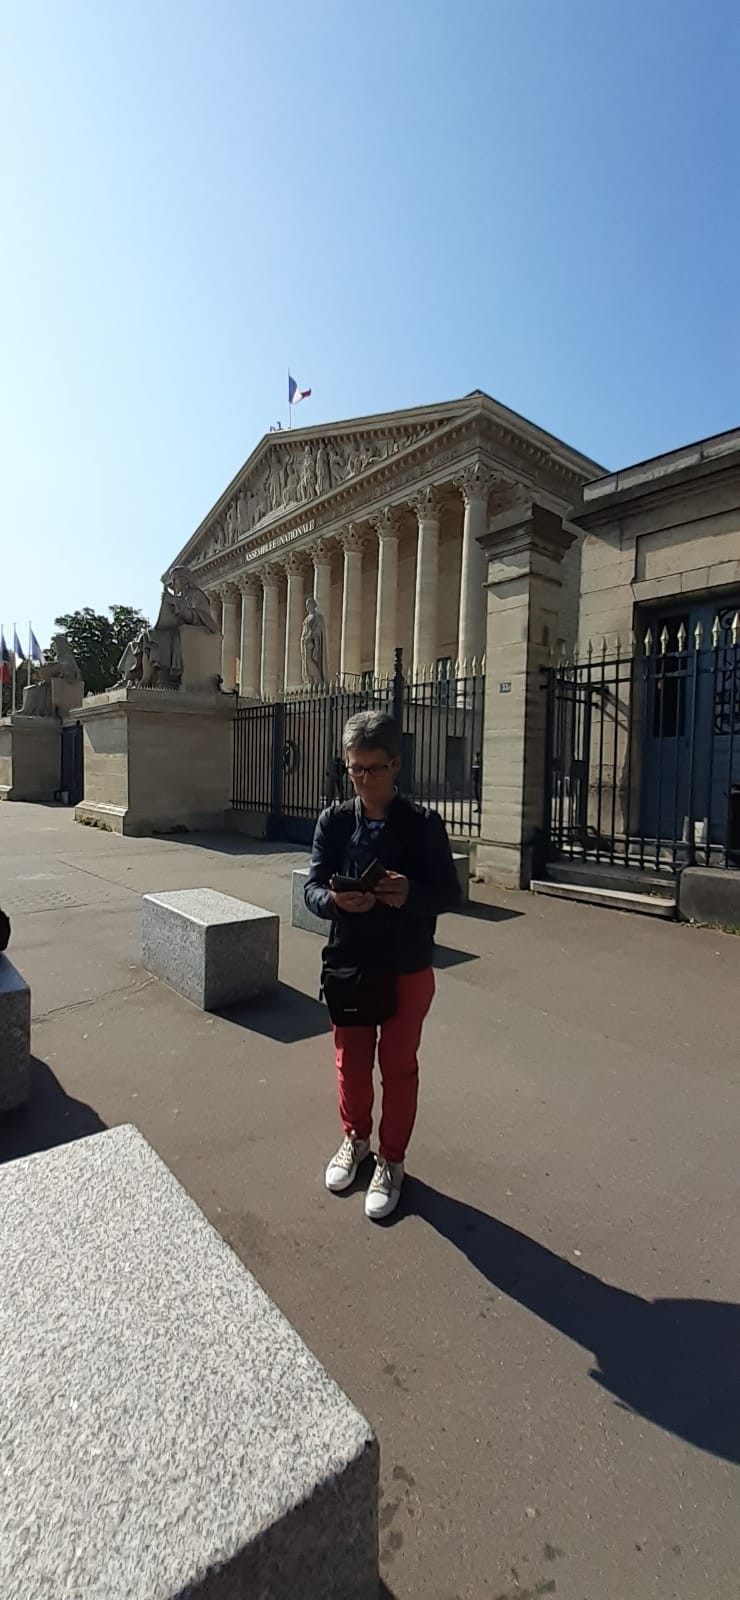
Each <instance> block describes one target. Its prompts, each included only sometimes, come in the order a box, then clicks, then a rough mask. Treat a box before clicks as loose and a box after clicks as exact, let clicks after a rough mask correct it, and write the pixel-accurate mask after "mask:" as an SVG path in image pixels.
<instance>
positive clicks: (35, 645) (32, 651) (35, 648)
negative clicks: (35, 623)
mask: <svg viewBox="0 0 740 1600" xmlns="http://www.w3.org/2000/svg"><path fill="white" fill-rule="evenodd" d="M28 657H29V660H30V661H35V662H37V664H38V665H39V666H40V667H41V666H43V664H44V652H43V650H42V649H41V645H40V644H39V641H38V639H37V638H36V635H35V633H34V631H33V628H32V629H31V638H30V641H29V650H28Z"/></svg>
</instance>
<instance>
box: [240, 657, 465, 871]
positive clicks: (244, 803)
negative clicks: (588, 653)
mask: <svg viewBox="0 0 740 1600" xmlns="http://www.w3.org/2000/svg"><path fill="white" fill-rule="evenodd" d="M484 687H485V679H484V677H483V675H482V674H476V675H475V676H474V677H466V678H453V677H452V676H450V675H449V672H448V669H440V670H439V671H438V672H437V673H435V675H434V676H433V677H432V678H430V679H428V680H427V679H425V680H424V681H422V682H418V683H407V682H406V680H405V678H404V674H403V668H402V662H401V657H400V651H399V652H398V659H397V667H396V672H395V674H394V676H393V677H391V678H387V679H380V680H378V679H368V680H364V681H363V680H354V681H353V682H352V684H351V685H349V684H348V683H346V682H345V683H343V684H339V683H337V684H334V685H329V686H326V687H324V688H322V689H317V690H314V691H311V692H307V691H301V692H299V693H297V694H288V695H286V696H285V697H284V698H283V699H281V700H278V701H275V702H273V703H267V702H265V703H260V704H259V705H255V706H245V707H239V709H238V710H237V712H236V716H235V725H234V764H233V794H232V804H233V806H234V808H235V809H236V810H240V811H252V812H255V813H260V814H264V815H266V816H267V817H268V818H269V819H270V822H271V827H272V831H274V832H276V833H282V834H283V835H284V836H286V837H288V838H295V839H300V840H304V839H306V838H308V837H309V836H310V832H311V829H312V827H313V824H314V821H315V819H316V816H317V815H318V812H319V811H320V810H321V808H322V807H323V806H325V805H329V804H331V802H332V801H335V800H344V799H347V798H349V796H350V794H351V792H352V788H351V784H350V781H349V778H348V776H347V771H346V767H345V763H344V760H343V752H342V730H343V728H344V724H345V722H346V721H347V718H348V717H350V716H352V715H353V714H354V712H356V711H365V710H379V711H387V712H388V713H389V714H390V715H392V716H393V717H395V719H396V721H397V723H398V725H399V727H400V729H401V734H402V746H403V757H402V767H401V774H400V783H399V787H400V788H401V789H402V791H403V793H404V794H408V795H410V796H411V798H412V799H415V800H417V801H418V802H419V803H420V804H422V805H425V806H431V807H433V808H434V809H435V810H438V811H439V812H440V813H441V815H442V816H443V817H444V820H445V822H446V824H447V827H448V829H449V830H450V832H451V833H454V834H457V835H472V834H475V833H479V832H480V810H481V781H482V748H483V705H484Z"/></svg>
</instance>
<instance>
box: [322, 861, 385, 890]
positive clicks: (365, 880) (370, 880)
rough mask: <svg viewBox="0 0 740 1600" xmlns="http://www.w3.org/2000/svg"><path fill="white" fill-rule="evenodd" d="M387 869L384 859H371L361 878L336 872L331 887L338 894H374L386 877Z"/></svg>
mask: <svg viewBox="0 0 740 1600" xmlns="http://www.w3.org/2000/svg"><path fill="white" fill-rule="evenodd" d="M385 871H386V869H385V867H384V866H383V863H382V861H371V862H370V865H369V867H366V868H365V871H364V872H363V874H362V877H361V878H345V877H343V876H342V874H341V873H336V874H335V876H334V877H333V878H332V880H331V887H332V889H334V891H335V893H336V894H372V892H373V890H374V888H375V886H376V884H378V883H380V880H381V878H384V877H385Z"/></svg>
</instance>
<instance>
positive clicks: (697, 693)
mask: <svg viewBox="0 0 740 1600" xmlns="http://www.w3.org/2000/svg"><path fill="white" fill-rule="evenodd" d="M183 570H185V571H186V572H187V574H188V578H187V582H188V583H190V584H191V585H194V586H196V592H197V593H198V594H200V595H201V596H202V597H203V598H204V603H207V604H208V605H209V606H210V609H211V613H212V615H213V619H214V622H215V624H216V628H217V631H218V634H219V636H220V638H219V650H220V685H219V689H218V696H217V700H218V711H217V720H218V722H219V723H220V724H221V732H220V734H219V735H218V737H217V738H216V736H215V734H214V732H213V729H214V721H213V718H212V717H211V719H210V721H209V714H208V710H207V707H206V706H205V703H204V702H203V700H202V696H201V697H200V699H199V697H198V696H197V695H196V696H195V697H193V694H192V693H185V694H183V693H182V692H181V693H180V695H179V696H178V694H177V693H176V692H175V693H168V694H162V693H159V694H157V693H155V691H154V690H153V689H152V688H145V687H141V686H138V687H137V686H131V685H129V686H128V687H125V688H122V689H120V690H117V691H114V692H113V695H112V696H109V697H98V698H99V699H100V698H104V699H105V700H106V701H107V705H106V707H98V708H96V706H95V705H94V703H92V702H90V701H86V702H85V708H84V710H83V723H84V725H85V730H86V734H85V737H86V770H88V769H89V770H91V772H92V774H93V777H92V783H91V786H90V787H89V788H88V785H87V780H86V793H85V802H84V804H83V807H82V808H81V810H82V811H86V812H87V814H88V819H89V820H95V814H96V813H97V814H98V815H100V814H101V807H102V808H103V810H105V807H106V806H107V807H109V808H110V807H111V798H110V793H109V790H110V781H109V780H110V778H111V776H112V775H114V774H116V777H115V781H116V783H117V784H118V793H117V798H116V801H115V803H114V804H113V805H112V810H111V811H110V812H109V814H110V815H111V817H113V820H112V822H111V825H112V826H120V827H121V828H122V830H123V831H146V829H147V828H149V827H151V826H156V827H163V826H166V825H177V826H186V827H189V826H199V825H203V824H204V823H205V822H207V823H208V825H218V824H219V823H220V825H225V826H227V827H228V826H231V827H235V828H244V829H245V831H249V832H254V831H256V832H258V833H259V832H261V831H262V832H273V833H278V834H280V833H281V832H282V834H283V836H285V837H288V838H296V839H308V837H309V836H310V827H311V824H312V822H313V819H314V817H315V815H316V812H317V811H318V809H319V808H320V806H321V805H322V804H323V803H326V801H327V799H329V800H330V799H332V798H336V797H337V796H338V794H339V793H341V792H344V791H343V782H344V781H345V780H344V778H343V774H342V772H341V760H340V755H341V750H340V745H341V737H340V729H341V720H342V718H343V717H344V716H345V715H347V714H349V713H350V712H351V711H352V710H354V709H356V708H358V707H359V706H361V705H371V704H372V705H387V706H388V708H389V709H393V710H394V712H395V713H396V714H397V715H398V716H399V717H400V719H401V722H402V728H403V734H404V748H405V756H404V782H405V786H406V787H407V788H408V790H409V792H411V793H412V794H413V795H414V796H415V797H416V798H418V799H419V800H420V801H421V802H422V803H424V804H432V805H435V806H436V807H437V808H438V809H439V810H440V811H441V812H442V814H443V815H444V816H445V819H446V821H447V823H448V826H449V827H450V829H451V831H452V832H453V833H454V834H455V835H456V836H457V837H458V838H460V839H461V840H462V841H464V843H465V847H466V848H468V849H469V851H470V853H471V857H472V860H473V865H474V866H475V867H477V870H478V873H479V875H480V876H483V877H488V878H491V879H494V880H497V881H499V882H502V883H505V884H506V883H508V884H511V885H521V884H528V883H530V882H531V881H532V880H533V879H536V880H538V881H542V882H544V883H549V884H550V885H551V886H558V885H562V884H563V883H566V882H567V883H570V884H571V886H575V887H576V888H577V886H578V883H579V882H580V881H581V880H582V879H583V875H584V873H585V874H586V877H587V878H588V879H589V881H594V882H596V881H600V882H604V881H607V882H611V877H610V875H614V874H616V875H617V876H618V878H619V879H620V881H621V882H622V885H624V882H625V881H631V880H632V879H635V880H639V881H640V884H642V886H643V887H644V879H645V876H646V875H651V874H652V879H651V884H652V889H653V892H654V891H655V884H656V881H657V880H662V879H665V880H666V883H670V882H674V881H675V879H676V876H677V875H678V874H680V872H681V871H682V870H683V868H684V867H686V866H687V865H695V864H696V863H697V861H698V860H699V858H701V861H702V862H703V864H704V865H706V866H708V867H712V868H716V867H718V866H722V867H727V866H732V865H734V864H735V861H736V858H737V857H738V854H739V853H740V800H738V798H737V796H738V793H740V772H738V770H737V767H738V761H740V728H738V729H737V738H736V722H737V720H738V707H739V706H740V695H739V694H738V689H739V688H740V680H739V676H738V675H739V674H740V659H738V661H736V659H735V658H736V655H737V654H738V651H737V650H736V646H738V645H740V615H738V608H739V607H740V434H738V433H729V434H725V435H722V436H720V437H719V438H717V439H713V440H705V441H703V442H701V443H699V444H697V445H693V446H690V447H687V448H685V449H682V450H677V451H673V452H670V453H669V454H667V455H665V456H661V457H659V458H657V459H656V460H654V461H648V462H644V463H641V464H640V465H637V466H634V467H629V468H626V469H623V470H621V471H620V472H618V473H615V474H609V473H607V472H606V471H605V469H604V468H603V467H601V466H600V465H599V464H598V463H597V462H594V461H592V460H591V459H589V457H587V456H585V455H583V454H581V453H580V452H579V451H577V450H575V449H574V448H572V447H571V446H570V445H567V444H565V443H563V442H562V440H560V439H557V438H555V437H554V436H553V435H552V434H549V433H547V432H546V431H544V430H543V429H541V428H539V427H537V426H536V425H535V424H533V423H531V422H529V421H527V420H526V419H525V418H523V417H521V416H519V415H517V414H516V413H515V412H513V411H510V410H509V409H507V407H506V406H504V405H501V404H500V403H499V402H498V401H496V400H493V399H491V398H490V397H489V396H488V395H486V394H484V393H482V392H480V391H475V392H474V393H472V394H470V395H467V396H466V397H465V398H463V399H459V400H453V401H450V402H447V403H443V404H437V405H430V406H423V407H419V408H418V409H412V410H405V411H397V412H390V413H387V414H383V415H378V416H370V417H361V418H355V419H352V420H349V421H346V422H338V423H335V424H332V425H327V424H318V425H315V426H311V427H304V428H300V429H292V430H288V431H281V430H277V431H273V432H270V433H268V434H266V435H264V436H263V438H262V439H261V440H260V441H259V443H258V444H257V445H256V448H255V449H254V450H253V452H252V454H251V455H250V456H249V458H248V460H247V461H246V462H245V464H244V466H243V467H242V468H241V469H240V471H239V472H238V473H237V475H236V477H235V478H234V479H233V480H232V482H231V483H230V484H229V485H228V486H227V487H226V488H225V489H224V492H223V493H222V494H221V496H220V497H219V499H218V500H217V501H216V503H215V505H214V506H213V507H212V508H211V510H210V511H209V512H208V514H207V516H206V517H204V519H203V521H202V522H201V523H200V525H199V526H198V527H197V528H196V529H195V531H194V533H193V534H192V536H191V537H190V538H189V539H188V541H187V542H186V543H185V544H184V545H183V546H182V548H181V549H180V551H179V552H178V553H175V552H173V553H172V563H171V566H170V567H169V568H168V569H167V576H168V577H169V576H170V575H171V574H173V573H175V572H176V571H183ZM205 597H207V601H206V600H205ZM307 615H309V621H310V627H311V628H313V627H315V628H316V629H317V630H318V632H317V634H316V637H317V638H320V646H319V649H318V654H316V655H314V656H312V657H311V663H312V664H309V669H308V671H307V654H306V649H305V640H306V638H307V637H308V636H307V634H306V628H307V626H309V624H307V623H306V618H307ZM310 637H313V635H310ZM213 642H214V645H215V643H216V641H215V639H214V641H213ZM212 698H213V696H212ZM101 711H104V713H105V717H106V718H107V727H108V732H107V734H106V736H105V737H102V735H101V733H100V731H98V733H97V735H96V734H95V733H94V732H93V731H91V720H90V719H91V718H94V717H95V716H96V715H99V714H100V712H101ZM155 711H156V714H157V723H156V727H155V725H154V724H152V723H151V717H152V716H153V715H154V714H155ZM186 715H187V716H188V717H189V718H190V721H181V723H180V732H179V734H178V736H177V738H176V739H175V738H174V734H173V728H174V721H175V718H176V717H180V718H184V717H185V716H186ZM144 717H146V718H148V719H149V727H148V734H147V737H146V739H144V740H142V741H141V751H142V752H144V751H146V752H147V763H148V765H147V771H146V772H145V773H144V774H142V773H141V772H139V771H138V770H137V772H134V770H133V767H132V764H131V754H130V749H128V746H127V749H128V753H127V754H126V755H125V756H124V753H123V749H122V741H121V728H122V719H123V722H126V724H127V725H128V726H129V729H130V726H131V725H132V722H134V721H138V722H139V723H141V722H142V719H143V718H144ZM163 718H164V720H163ZM204 718H205V721H204V720H203V719H204ZM111 719H113V721H115V720H117V721H118V724H119V727H118V733H117V734H112V726H113V723H112V721H111ZM227 722H228V732H226V731H225V729H226V723H227ZM165 723H167V724H168V731H167V737H166V738H165V740H164V743H163V734H164V733H165ZM93 726H94V724H93ZM209 730H210V731H209ZM127 740H128V735H127V736H126V740H124V741H123V743H124V744H126V742H127ZM173 740H174V743H173ZM168 741H169V744H170V758H169V759H168V761H167V762H166V766H165V768H164V769H163V771H162V773H161V774H160V777H161V781H162V784H163V785H164V786H165V788H166V789H167V794H168V800H167V804H166V805H165V806H164V807H162V806H160V807H158V806H157V805H156V804H155V803H153V798H152V790H153V784H154V781H155V772H154V766H153V765H152V760H153V757H154V753H155V752H156V751H157V750H161V749H164V746H165V744H167V743H168ZM96 742H97V751H96V750H95V749H94V748H93V747H94V746H95V744H96ZM88 746H89V749H88ZM175 746H176V751H177V753H176V755H173V751H174V750H175ZM98 755H99V756H100V758H101V759H97V756H98ZM106 755H107V756H111V755H112V756H114V757H115V760H117V763H118V765H117V766H116V764H115V761H114V762H113V763H111V761H110V760H107V761H106V760H105V759H103V758H104V757H105V756H106ZM90 756H92V766H90ZM157 781H158V780H157ZM92 791H95V792H92ZM195 791H197V793H196V792H195ZM134 793H135V794H136V798H135V799H134ZM91 808H92V813H91ZM638 887H639V884H638ZM667 892H668V891H667V890H666V893H667Z"/></svg>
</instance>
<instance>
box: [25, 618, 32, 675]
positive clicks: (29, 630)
mask: <svg viewBox="0 0 740 1600" xmlns="http://www.w3.org/2000/svg"><path fill="white" fill-rule="evenodd" d="M31 631H32V630H31V624H30V622H29V624H28V660H27V662H26V668H27V673H26V687H27V688H28V686H29V684H30V682H31V649H32V646H31Z"/></svg>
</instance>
